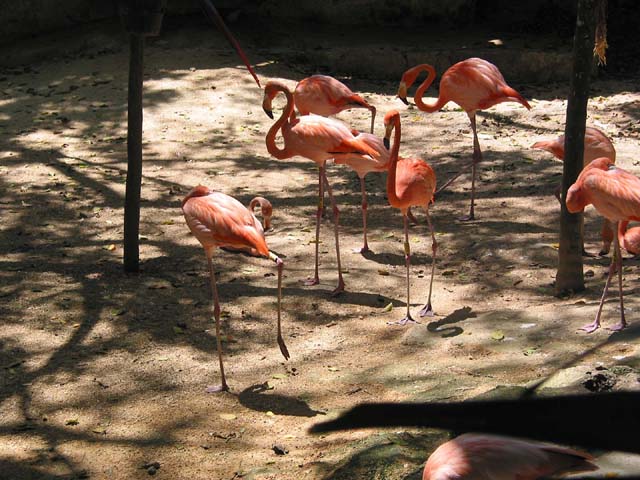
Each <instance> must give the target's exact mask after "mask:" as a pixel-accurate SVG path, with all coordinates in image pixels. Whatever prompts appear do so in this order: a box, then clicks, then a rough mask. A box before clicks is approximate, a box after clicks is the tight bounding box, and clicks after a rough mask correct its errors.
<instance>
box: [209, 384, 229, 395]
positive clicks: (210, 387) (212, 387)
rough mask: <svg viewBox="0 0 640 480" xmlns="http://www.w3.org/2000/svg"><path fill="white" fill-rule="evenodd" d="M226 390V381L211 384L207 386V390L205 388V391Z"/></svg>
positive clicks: (216, 391) (227, 389)
mask: <svg viewBox="0 0 640 480" xmlns="http://www.w3.org/2000/svg"><path fill="white" fill-rule="evenodd" d="M228 391H229V385H227V382H222V385H211V386H209V387H207V390H206V392H207V393H220V392H228Z"/></svg>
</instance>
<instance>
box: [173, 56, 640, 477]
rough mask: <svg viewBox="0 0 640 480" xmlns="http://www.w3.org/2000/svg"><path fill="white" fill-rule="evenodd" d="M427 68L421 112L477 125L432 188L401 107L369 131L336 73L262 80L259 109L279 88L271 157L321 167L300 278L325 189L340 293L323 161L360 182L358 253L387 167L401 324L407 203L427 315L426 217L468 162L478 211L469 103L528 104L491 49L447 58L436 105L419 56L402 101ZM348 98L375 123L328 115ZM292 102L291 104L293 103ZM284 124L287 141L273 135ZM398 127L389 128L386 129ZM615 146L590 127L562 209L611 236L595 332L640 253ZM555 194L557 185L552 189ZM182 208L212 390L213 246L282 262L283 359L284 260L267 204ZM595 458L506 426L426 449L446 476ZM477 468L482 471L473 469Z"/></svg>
mask: <svg viewBox="0 0 640 480" xmlns="http://www.w3.org/2000/svg"><path fill="white" fill-rule="evenodd" d="M423 72H426V73H427V78H426V79H425V80H424V81H423V82H422V83H421V84H420V85H419V87H418V88H417V91H416V93H415V96H414V101H415V104H416V106H417V107H418V108H419V109H420V110H422V111H425V112H435V111H438V110H439V109H441V108H442V107H443V106H444V105H445V104H447V103H448V102H450V101H451V102H454V103H456V104H458V105H459V106H460V107H461V108H462V109H463V110H464V111H465V112H466V113H467V115H468V116H469V120H470V122H471V128H472V131H473V155H472V161H471V162H470V163H469V164H468V165H467V166H465V168H463V169H462V170H461V171H460V173H458V174H457V175H456V176H455V177H453V178H451V179H450V180H448V181H447V182H446V183H443V184H442V186H440V188H439V189H436V186H437V182H436V176H435V173H434V170H433V168H432V167H431V166H430V165H429V164H428V163H427V162H426V161H424V160H422V159H420V158H407V157H401V156H400V155H399V150H400V143H401V138H402V134H401V119H400V113H399V112H398V111H396V110H392V111H389V112H387V113H386V115H385V116H384V136H383V137H379V136H376V135H374V134H373V130H374V123H375V116H376V109H375V107H374V106H372V105H370V104H369V103H367V102H366V101H365V100H364V99H363V98H362V97H361V96H359V95H357V94H355V93H353V92H352V91H351V90H350V89H349V88H347V87H346V86H345V85H344V84H342V83H341V82H339V81H338V80H336V79H334V78H332V77H329V76H324V75H314V76H311V77H308V78H305V79H304V80H301V81H300V82H299V83H298V85H297V86H296V88H295V90H294V91H293V92H292V91H290V90H289V89H288V88H287V86H285V85H284V84H283V83H281V82H279V81H269V82H268V83H267V84H266V86H265V88H264V99H263V108H264V111H265V113H266V114H267V115H268V116H269V117H271V118H274V117H273V113H272V102H273V100H274V98H275V97H277V96H278V95H279V94H283V95H284V96H285V97H286V101H287V103H286V106H285V107H284V110H283V111H282V114H281V115H280V117H279V118H278V119H277V120H276V121H275V123H274V124H273V126H272V127H271V128H270V129H269V131H268V133H267V135H266V146H267V150H268V151H269V153H270V154H271V155H272V156H273V157H275V158H277V159H285V158H290V157H294V156H301V157H304V158H307V159H310V160H313V161H314V162H315V163H316V165H317V166H318V207H317V214H316V242H315V272H314V276H313V277H312V278H309V279H308V280H307V281H306V282H305V283H306V284H307V285H313V284H317V283H318V282H319V276H318V243H319V242H318V236H319V229H320V218H321V215H322V213H323V211H324V195H325V189H326V193H327V194H328V197H329V200H330V202H331V207H332V212H333V220H334V229H335V242H336V254H337V259H338V260H337V265H338V285H337V287H336V288H335V290H334V291H333V294H334V295H337V294H339V293H340V292H342V291H343V290H344V288H345V284H344V280H343V278H342V272H341V264H340V246H339V238H338V217H339V211H338V208H337V206H336V203H335V200H334V197H333V193H332V189H331V186H330V184H329V181H328V179H327V176H326V171H325V169H326V162H327V160H331V159H332V160H333V161H334V162H335V163H338V164H346V165H347V166H349V167H350V168H351V169H353V170H354V171H355V172H356V173H357V175H358V177H359V178H360V182H361V188H362V215H363V229H364V244H363V246H362V248H361V249H360V251H361V252H363V253H364V252H366V251H368V244H367V223H366V220H367V200H366V192H365V183H364V177H365V175H366V174H367V173H369V172H388V175H387V182H386V189H387V197H388V200H389V204H390V205H391V206H392V207H394V208H398V209H399V210H400V212H401V213H402V217H403V222H404V238H405V240H404V252H405V261H406V277H407V278H406V288H407V300H406V305H407V311H406V315H405V316H404V318H402V319H401V320H399V321H397V322H394V323H396V324H401V325H404V324H407V323H408V322H415V320H413V318H412V316H411V312H410V304H411V303H410V298H409V294H410V293H409V285H410V283H409V266H410V261H411V255H410V252H411V250H410V245H409V236H408V223H409V220H410V219H411V218H412V214H411V210H410V208H411V207H422V208H423V209H424V210H425V212H426V218H427V224H428V227H429V231H430V234H431V239H432V264H431V280H430V285H429V296H428V299H427V303H426V304H425V305H424V307H423V308H422V309H421V310H420V312H419V315H420V316H421V317H424V316H431V315H433V308H432V305H431V292H432V286H433V274H434V270H435V262H436V252H437V242H436V238H435V234H434V228H433V225H432V222H431V218H430V216H429V206H430V204H431V203H433V201H434V197H435V195H436V194H437V193H438V192H440V191H441V190H442V189H444V188H446V187H447V186H448V185H450V184H451V182H453V181H454V180H455V179H456V178H457V177H458V176H459V175H460V174H462V173H464V172H466V171H468V170H469V169H471V202H470V208H469V214H468V215H467V216H465V217H463V220H471V219H473V218H474V197H475V179H476V168H477V165H478V163H479V162H480V161H481V160H482V152H481V149H480V144H479V142H478V135H477V130H476V112H477V111H478V110H482V109H487V108H490V107H491V106H493V105H496V104H498V103H501V102H518V103H520V104H521V105H522V106H524V107H526V108H527V109H530V108H531V107H530V105H529V104H528V103H527V101H526V100H525V99H524V98H523V97H522V96H521V95H520V94H519V93H518V92H517V91H515V90H514V89H513V88H511V87H509V86H508V85H507V83H506V82H505V80H504V77H503V76H502V74H501V73H500V71H499V70H498V68H497V67H496V66H495V65H493V64H491V63H489V62H488V61H486V60H482V59H480V58H469V59H467V60H464V61H461V62H459V63H456V64H455V65H453V66H451V67H450V68H449V69H448V70H446V71H445V73H444V74H443V75H442V78H441V80H440V89H439V96H438V98H437V100H436V101H435V102H434V103H432V104H427V103H424V101H423V100H422V97H423V95H424V93H425V92H426V90H427V89H428V88H429V86H430V85H431V84H432V83H433V80H434V79H435V77H436V72H435V70H434V68H433V67H432V66H430V65H426V64H424V65H418V66H416V67H413V68H411V69H409V70H407V71H406V72H405V73H404V75H403V76H402V79H401V81H400V86H399V89H398V97H399V98H400V99H401V100H402V101H403V102H404V103H406V104H408V101H407V91H408V89H409V88H410V87H411V86H412V85H413V84H414V83H415V82H416V80H417V79H418V77H419V76H420V75H421V74H422V73H423ZM350 108H366V109H368V110H370V111H371V114H372V116H371V133H360V132H358V131H355V130H352V129H351V128H350V127H349V126H347V125H346V124H344V123H343V122H340V121H338V120H336V119H333V118H329V117H330V116H331V115H335V114H336V113H338V112H341V111H343V110H346V109H350ZM296 109H297V113H296ZM278 133H280V135H281V136H282V139H283V143H282V145H283V146H282V147H279V146H278V145H276V137H277V135H278ZM392 136H393V139H392V138H391V137H392ZM533 148H539V149H544V150H547V151H549V152H551V153H552V154H554V155H555V156H556V157H558V158H559V159H563V156H564V138H563V137H559V138H557V139H555V140H551V141H545V142H538V143H536V144H535V145H533ZM615 157H616V152H615V149H614V147H613V145H612V144H611V142H610V140H609V139H608V138H607V137H606V135H605V134H604V133H602V132H601V131H599V130H597V129H595V128H589V127H588V128H587V129H586V132H585V144H584V169H583V171H582V173H581V174H580V176H579V177H578V180H577V181H576V182H575V184H573V185H572V186H571V188H570V189H569V191H568V193H567V196H566V199H565V202H566V206H567V209H568V210H569V211H570V212H572V213H575V212H580V211H582V210H583V209H584V208H585V206H587V205H589V204H592V205H593V206H594V207H595V208H596V210H597V211H598V212H599V213H600V214H601V215H602V216H603V217H604V223H603V229H602V238H603V248H602V252H601V254H605V253H607V252H608V251H609V247H610V244H611V242H612V241H613V244H614V253H613V255H612V261H611V265H610V267H609V274H608V277H607V280H606V283H605V287H604V292H603V295H602V299H601V301H600V305H599V308H598V312H597V314H596V318H595V320H594V322H593V323H591V324H589V325H587V326H585V327H583V329H584V330H586V331H588V332H592V331H594V330H595V329H597V328H598V327H599V326H600V316H601V312H602V306H603V303H604V299H605V296H606V294H607V290H608V288H609V285H610V283H611V279H612V277H613V274H614V273H615V272H616V271H617V272H618V284H619V291H620V294H619V296H620V307H621V308H620V312H621V313H620V322H619V323H618V324H617V325H615V326H614V327H612V330H619V329H622V328H624V327H625V326H626V321H625V316H624V307H623V299H622V268H621V259H622V257H621V253H620V246H621V245H622V246H623V247H624V248H625V249H626V250H627V251H629V252H631V253H633V254H636V253H640V228H632V229H630V230H627V226H628V224H629V222H630V221H634V220H636V221H640V179H639V178H637V177H635V176H634V175H632V174H630V173H628V172H626V171H625V170H623V169H621V168H617V167H616V166H615ZM556 196H557V197H558V200H560V192H559V190H558V191H557V192H556ZM258 205H259V206H260V207H261V208H262V214H263V219H264V221H265V226H264V227H263V225H262V224H261V223H260V222H259V221H258V219H257V218H256V217H255V216H254V214H253V209H254V206H258ZM182 211H183V213H184V216H185V219H186V221H187V224H188V226H189V228H190V230H191V232H192V233H193V235H194V236H195V237H196V238H197V239H198V241H199V242H200V243H201V244H202V246H203V248H204V250H205V254H206V257H207V262H208V266H209V272H210V281H211V291H212V296H213V313H214V317H215V321H216V341H217V350H218V360H219V364H220V376H221V384H220V385H218V386H214V387H209V388H208V389H207V391H208V392H219V391H226V390H228V389H229V387H228V385H227V382H226V378H225V374H224V366H223V360H222V345H221V335H220V301H219V297H218V292H217V288H216V279H215V274H214V268H213V262H212V257H213V253H214V251H215V249H216V247H222V248H225V249H229V250H232V251H243V252H246V253H248V254H250V255H255V256H263V257H268V258H270V259H271V260H273V261H274V262H275V263H276V265H277V268H278V309H277V312H278V313H277V315H278V317H277V340H278V345H279V346H280V351H281V352H282V354H283V355H284V357H285V358H286V359H288V358H289V351H288V349H287V346H286V345H285V342H284V339H283V337H282V331H281V322H280V312H281V285H282V269H283V262H282V260H281V259H280V258H278V256H277V255H275V254H274V253H273V252H271V251H270V250H269V248H268V246H267V243H266V241H265V237H264V228H268V221H269V218H270V216H271V204H270V203H269V202H268V201H267V200H265V199H263V198H256V199H254V201H252V202H251V204H250V208H247V207H245V206H244V205H243V204H241V203H240V202H239V201H238V200H236V199H235V198H233V197H231V196H229V195H226V194H224V193H222V192H218V191H215V190H211V189H209V188H208V187H205V186H202V185H199V186H197V187H195V188H194V189H192V190H191V191H190V192H189V194H188V195H187V196H186V197H185V198H184V200H183V202H182ZM591 460H592V457H591V456H590V455H589V454H587V453H584V452H579V451H576V450H572V449H568V448H564V447H558V446H555V445H548V444H542V443H537V442H529V441H524V440H516V439H510V438H506V437H499V436H492V435H481V434H465V435H461V436H459V437H457V438H456V439H454V440H451V441H450V442H447V443H446V444H444V445H441V446H440V447H439V448H438V449H437V450H436V451H435V452H434V453H433V454H432V456H431V457H430V458H429V460H428V462H427V464H426V466H425V470H424V475H423V479H425V480H426V479H433V480H436V479H446V478H470V477H472V476H473V478H516V477H515V475H518V477H517V478H523V479H526V478H538V477H540V476H548V475H557V474H562V473H568V472H576V471H588V470H594V469H596V468H597V467H596V466H595V465H594V464H592V463H591ZM476 475H477V477H476Z"/></svg>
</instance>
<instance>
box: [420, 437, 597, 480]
mask: <svg viewBox="0 0 640 480" xmlns="http://www.w3.org/2000/svg"><path fill="white" fill-rule="evenodd" d="M592 460H593V457H592V456H591V455H589V454H588V453H585V452H580V451H578V450H574V449H572V448H565V447H560V446H558V445H551V444H548V443H541V442H534V441H530V440H521V439H517V438H511V437H503V436H500V435H487V434H480V433H465V434H463V435H460V436H459V437H456V438H454V439H453V440H449V441H448V442H446V443H443V444H442V445H440V446H439V447H438V448H436V450H435V451H434V452H433V453H432V454H431V456H430V457H429V460H427V463H426V465H425V466H424V472H423V474H422V480H457V479H464V478H468V479H471V478H473V479H475V480H494V479H500V480H535V479H537V478H543V477H544V478H548V477H555V476H557V475H564V474H568V473H576V472H589V471H593V470H597V469H598V467H597V466H596V465H594V464H593V463H591V461H592Z"/></svg>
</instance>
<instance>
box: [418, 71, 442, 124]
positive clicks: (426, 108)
mask: <svg viewBox="0 0 640 480" xmlns="http://www.w3.org/2000/svg"><path fill="white" fill-rule="evenodd" d="M421 70H422V71H425V72H428V75H427V78H426V79H425V81H424V82H422V83H421V84H420V86H419V87H418V89H417V90H416V94H415V96H414V97H413V101H414V102H415V104H416V106H417V107H418V108H419V109H420V110H422V111H423V112H429V113H433V112H437V111H438V110H440V109H441V108H442V107H444V104H445V103H447V100H445V99H444V98H443V97H442V92H440V96H438V99H437V100H436V101H435V103H430V104H429V103H424V102H423V101H422V96H423V95H424V92H426V91H427V89H428V88H429V87H430V86H431V84H432V83H433V81H434V80H435V78H436V69H435V68H433V67H432V66H431V65H426V64H425V65H422V68H421Z"/></svg>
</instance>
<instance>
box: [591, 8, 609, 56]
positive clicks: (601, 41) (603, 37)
mask: <svg viewBox="0 0 640 480" xmlns="http://www.w3.org/2000/svg"><path fill="white" fill-rule="evenodd" d="M595 10H596V12H595V13H596V44H595V46H594V47H593V55H594V56H597V57H598V63H599V64H600V65H606V64H607V56H606V50H607V47H608V46H609V45H607V0H596V3H595Z"/></svg>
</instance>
